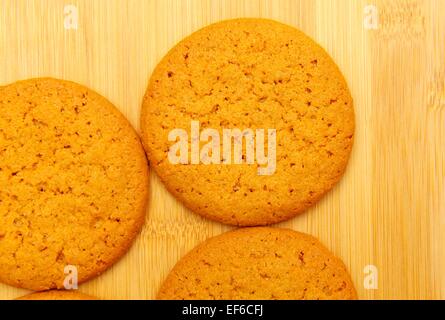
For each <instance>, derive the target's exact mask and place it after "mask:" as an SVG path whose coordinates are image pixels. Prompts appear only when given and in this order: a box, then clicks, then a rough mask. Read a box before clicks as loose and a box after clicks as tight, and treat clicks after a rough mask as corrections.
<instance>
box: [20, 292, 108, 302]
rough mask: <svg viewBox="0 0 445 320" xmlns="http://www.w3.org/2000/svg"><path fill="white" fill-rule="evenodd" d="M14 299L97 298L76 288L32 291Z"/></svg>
mask: <svg viewBox="0 0 445 320" xmlns="http://www.w3.org/2000/svg"><path fill="white" fill-rule="evenodd" d="M15 300H99V299H97V298H96V297H93V296H89V295H86V294H83V293H80V292H78V291H77V290H50V291H43V292H34V293H31V294H28V295H26V296H23V297H20V298H17V299H15Z"/></svg>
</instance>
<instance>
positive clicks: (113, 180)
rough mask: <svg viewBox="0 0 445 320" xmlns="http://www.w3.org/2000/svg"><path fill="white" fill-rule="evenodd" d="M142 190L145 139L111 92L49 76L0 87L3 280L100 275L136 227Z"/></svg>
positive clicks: (42, 284)
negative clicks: (105, 95)
mask: <svg viewBox="0 0 445 320" xmlns="http://www.w3.org/2000/svg"><path fill="white" fill-rule="evenodd" d="M147 198H148V164H147V159H146V156H145V153H144V150H143V147H142V144H141V142H140V139H139V137H138V135H137V134H136V132H135V130H134V129H133V128H132V126H131V125H130V123H129V122H128V121H127V120H126V119H125V118H124V116H123V115H122V114H121V113H120V112H119V111H118V110H117V109H116V108H115V107H114V106H113V105H112V104H111V103H110V102H109V101H108V100H106V99H105V98H103V97H102V96H100V95H99V94H97V93H95V92H94V91H92V90H90V89H88V88H86V87H83V86H81V85H78V84H76V83H73V82H68V81H63V80H56V79H51V78H42V79H30V80H25V81H19V82H16V83H13V84H10V85H8V86H4V87H0V281H1V282H4V283H7V284H9V285H13V286H17V287H21V288H26V289H31V290H35V291H42V290H48V289H56V288H57V289H61V288H64V280H65V278H69V277H71V278H70V279H74V277H76V276H77V280H78V282H79V283H81V282H84V281H86V280H88V279H90V278H92V277H94V276H96V275H99V274H100V273H102V272H103V271H105V270H106V269H107V268H108V267H110V266H111V265H112V264H113V263H114V262H116V261H117V260H118V259H119V258H120V257H121V256H122V255H123V254H124V253H125V252H126V251H127V249H128V248H129V247H130V245H131V243H132V242H133V240H134V239H135V237H136V236H137V235H138V233H139V231H140V229H141V227H142V225H143V223H144V221H145V216H146V206H147ZM65 268H66V269H65ZM76 273H77V274H76Z"/></svg>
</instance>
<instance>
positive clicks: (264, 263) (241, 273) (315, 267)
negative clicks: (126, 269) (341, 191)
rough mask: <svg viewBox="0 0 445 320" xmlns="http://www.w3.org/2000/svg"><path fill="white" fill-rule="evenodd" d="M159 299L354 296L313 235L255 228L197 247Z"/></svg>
mask: <svg viewBox="0 0 445 320" xmlns="http://www.w3.org/2000/svg"><path fill="white" fill-rule="evenodd" d="M158 298H159V299H168V300H182V299H185V300H189V299H193V300H201V299H203V300H213V299H216V300H232V299H235V300H270V299H274V300H275V299H277V300H302V299H307V300H317V299H329V300H331V299H332V300H336V299H357V294H356V291H355V288H354V285H353V283H352V280H351V278H350V276H349V274H348V272H347V270H346V267H345V265H344V264H343V262H342V261H340V260H339V259H338V258H336V257H335V256H334V255H333V254H332V253H331V252H330V251H329V250H328V249H326V248H325V247H324V246H323V245H322V244H321V243H320V242H319V241H318V240H317V239H315V238H314V237H312V236H309V235H306V234H303V233H300V232H296V231H293V230H289V229H279V228H270V227H254V228H242V229H238V230H235V231H230V232H226V233H224V234H222V235H219V236H216V237H213V238H210V239H208V240H207V241H205V242H204V243H202V244H200V245H199V246H197V247H196V248H195V249H193V250H192V251H191V252H189V253H188V254H187V255H186V256H185V257H183V258H182V259H181V260H180V261H179V262H178V263H177V264H176V266H175V267H174V268H173V270H172V271H171V272H170V274H169V275H168V277H167V279H166V280H165V282H164V283H163V285H162V287H161V289H160V292H159V294H158Z"/></svg>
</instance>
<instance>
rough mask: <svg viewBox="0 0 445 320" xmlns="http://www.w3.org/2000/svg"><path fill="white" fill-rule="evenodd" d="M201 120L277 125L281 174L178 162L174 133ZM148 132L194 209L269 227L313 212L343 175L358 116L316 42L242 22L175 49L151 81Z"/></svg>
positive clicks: (162, 170) (152, 156)
mask: <svg viewBox="0 0 445 320" xmlns="http://www.w3.org/2000/svg"><path fill="white" fill-rule="evenodd" d="M191 120H198V121H200V123H201V125H202V126H205V127H207V128H214V129H217V130H218V131H219V132H220V135H221V136H222V133H221V132H222V128H239V129H241V130H243V129H246V128H252V129H268V128H270V129H276V130H277V168H276V172H275V174H273V175H271V176H258V174H257V166H256V165H246V164H242V165H204V164H199V165H195V164H194V165H173V164H171V163H170V162H169V161H168V159H167V154H168V150H169V147H170V146H171V145H172V142H169V141H168V133H169V131H170V130H172V129H174V128H182V129H185V130H186V131H187V132H189V134H190V122H191ZM141 128H142V140H143V143H144V146H145V149H146V151H147V155H148V157H149V160H150V162H151V164H152V166H153V168H154V169H155V171H156V173H157V174H158V175H159V177H160V178H161V180H162V181H163V183H164V184H165V185H166V187H167V189H168V190H169V191H170V192H171V193H172V194H173V195H174V196H176V197H177V198H178V199H179V200H181V201H182V202H183V203H184V204H185V205H186V206H187V207H188V208H190V209H191V210H193V211H195V212H197V213H199V214H201V215H202V216H204V217H207V218H210V219H213V220H217V221H220V222H223V223H228V224H233V225H241V226H252V225H265V224H271V223H276V222H279V221H283V220H286V219H289V218H291V217H293V216H295V215H297V214H299V213H301V212H303V211H304V210H306V209H307V208H308V207H310V206H311V205H313V204H314V203H315V202H317V201H318V200H319V199H320V198H321V197H322V196H323V195H324V194H325V193H326V192H327V191H328V190H330V189H331V188H332V187H333V186H334V185H335V184H336V182H337V181H338V180H339V179H340V177H341V176H342V174H343V172H344V170H345V168H346V165H347V162H348V159H349V155H350V152H351V148H352V144H353V135H354V110H353V103H352V98H351V95H350V93H349V90H348V87H347V84H346V82H345V80H344V78H343V76H342V74H341V72H340V71H339V69H338V67H337V66H336V64H335V63H334V62H333V61H332V59H331V58H330V57H329V55H328V54H327V53H326V52H325V51H324V50H323V49H322V48H321V47H320V46H319V45H317V44H316V43H315V42H314V41H312V40H311V39H310V38H308V37H307V36H306V35H304V34H303V33H302V32H300V31H298V30H296V29H294V28H292V27H289V26H286V25H283V24H281V23H278V22H275V21H271V20H264V19H236V20H228V21H223V22H220V23H216V24H213V25H210V26H208V27H206V28H204V29H201V30H199V31H197V32H195V33H194V34H192V35H191V36H189V37H187V38H186V39H184V40H183V41H181V42H180V43H179V44H178V45H177V46H175V47H174V48H173V49H172V50H170V52H169V53H168V54H167V55H166V56H165V58H164V59H163V60H162V61H161V62H160V63H159V64H158V66H157V67H156V69H155V70H154V72H153V75H152V77H151V79H150V83H149V86H148V89H147V92H146V95H145V98H144V101H143V106H142V116H141ZM221 140H222V139H221ZM190 182H192V183H190Z"/></svg>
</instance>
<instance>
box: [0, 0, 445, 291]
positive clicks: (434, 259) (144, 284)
mask: <svg viewBox="0 0 445 320" xmlns="http://www.w3.org/2000/svg"><path fill="white" fill-rule="evenodd" d="M0 3H1V9H2V10H1V11H0V85H4V84H7V83H10V82H13V81H16V80H18V79H25V78H30V77H38V76H52V77H58V78H63V79H68V80H73V81H76V82H79V83H81V84H84V85H87V86H89V87H91V88H92V89H94V90H96V91H98V92H99V93H101V94H102V95H104V96H105V97H107V98H109V99H110V100H111V101H112V102H113V103H114V104H115V105H116V106H117V107H118V108H119V109H120V110H121V111H122V112H123V113H124V114H125V115H126V116H127V117H128V119H129V120H130V121H131V123H132V124H133V125H134V126H135V127H138V122H139V121H138V117H139V111H140V104H141V99H142V96H143V94H144V91H145V88H146V85H147V82H148V78H149V76H150V74H151V72H152V70H153V68H154V67H155V65H156V63H157V62H158V61H159V60H160V59H161V58H162V56H163V55H164V54H165V53H166V52H167V50H169V48H171V47H172V46H173V45H174V44H175V43H176V42H178V41H179V40H181V39H182V38H183V37H184V36H186V35H188V34H190V33H191V32H193V31H194V30H197V29H199V28H200V27H203V26H205V25H207V24H209V23H211V22H215V21H218V20H222V19H227V18H234V17H268V18H273V19H276V20H279V21H281V22H284V23H287V24H290V25H293V26H295V27H298V28H300V29H301V30H303V31H304V32H306V33H307V34H308V35H310V36H311V37H313V38H314V39H315V40H316V41H317V42H319V43H320V44H321V45H322V46H323V47H324V48H326V50H327V51H328V52H329V53H330V54H331V55H332V57H333V58H334V60H335V61H336V62H337V63H338V65H339V66H340V68H341V70H342V71H343V73H344V75H345V77H346V79H347V81H348V83H349V86H350V89H351V92H352V95H353V97H354V101H355V110H356V122H357V123H356V126H357V129H356V138H355V145H354V149H353V154H352V158H351V161H350V164H349V167H348V169H347V172H346V175H345V177H344V178H343V180H342V181H341V183H340V184H339V185H338V186H337V187H335V189H334V190H333V191H332V192H330V193H329V194H328V195H327V196H326V197H325V198H324V199H323V200H322V201H321V202H320V203H318V204H317V205H316V206H315V207H313V208H312V209H310V210H308V211H307V212H306V213H305V214H303V215H301V216H299V217H297V218H295V219H293V220H291V221H288V222H286V223H283V224H281V225H282V226H286V227H291V228H294V229H296V230H300V231H304V232H308V233H310V234H312V235H315V236H317V237H319V238H320V239H321V241H322V242H324V243H325V244H326V245H327V246H328V247H329V248H330V249H331V250H332V251H334V252H335V253H336V254H337V255H339V256H340V257H341V258H342V259H343V260H344V261H345V263H346V265H347V266H348V268H349V270H350V272H351V274H352V277H353V280H354V282H355V285H356V287H357V290H358V293H359V296H360V298H362V299H374V298H377V299H387V298H397V299H406V298H414V299H417V298H427V299H430V298H431V299H445V178H444V177H445V128H444V127H445V19H444V18H443V12H445V1H444V0H437V1H425V0H418V1H409V0H388V1H383V0H380V1H379V0H377V1H373V2H372V3H374V4H375V5H376V8H377V9H378V13H379V29H377V30H367V29H365V28H364V25H363V21H364V11H363V10H364V7H365V6H366V5H367V4H368V2H367V1H362V0H350V1H341V0H339V1H335V0H317V1H313V0H307V1H297V0H295V1H294V0H287V1H279V0H270V1H256V0H246V1H240V0H226V1H223V0H211V1H210V0H208V1H205V0H202V1H201V0H196V1H193V0H191V1H185V0H184V1H181V0H176V1H175V0H171V1H166V0H146V1H142V0H141V1H136V0H130V1H124V0H116V1H112V0H106V1H105V0H103V1H101V0H86V1H80V0H70V1H62V0H61V1H58V0H35V1H21V0H11V1H9V0H0ZM69 3H72V4H74V5H76V6H77V8H78V10H79V22H78V29H77V30H65V29H64V5H66V4H69ZM228 229H229V228H228V227H226V226H222V225H220V224H218V223H212V222H210V221H208V220H205V219H202V218H200V217H198V216H197V215H195V214H193V213H190V212H188V211H187V210H186V209H184V207H183V206H182V205H181V204H179V203H178V202H177V201H176V200H174V198H173V197H172V196H171V195H169V194H168V193H167V192H166V190H165V189H164V187H163V186H162V184H161V183H160V182H159V179H158V178H157V177H156V176H155V175H154V174H152V176H151V199H150V206H149V212H148V218H147V223H146V225H145V227H144V230H143V232H142V234H141V235H140V236H139V238H138V239H137V241H136V243H135V244H134V246H133V248H132V249H131V250H130V252H129V253H128V254H127V255H126V256H125V257H124V258H123V259H122V260H121V261H120V262H119V263H118V264H117V265H115V266H114V267H113V268H111V269H110V270H109V271H108V272H106V273H105V274H103V275H102V276H100V277H98V278H96V279H95V280H93V281H90V282H89V283H86V284H84V285H82V286H81V290H82V291H83V292H85V293H89V294H92V295H97V296H98V297H101V298H110V299H113V298H122V299H130V298H131V299H152V298H154V297H155V294H156V292H157V290H158V288H159V286H160V284H161V282H162V280H163V279H164V277H165V276H166V274H167V273H168V272H169V270H170V269H171V267H172V266H173V265H174V264H175V263H176V261H177V260H178V259H179V258H180V257H181V256H182V255H183V254H185V253H186V252H187V251H188V250H190V249H191V248H193V247H194V246H195V245H196V244H198V243H199V242H201V241H202V240H204V239H206V238H207V237H210V236H212V235H216V234H219V233H221V232H223V231H225V230H228ZM366 265H375V266H376V267H377V269H378V289H376V290H367V289H365V288H364V285H363V281H364V277H365V274H364V267H365V266H366ZM24 293H26V291H24V290H19V289H15V288H12V287H8V286H6V285H2V284H0V298H3V299H11V298H15V297H17V296H19V295H21V294H24Z"/></svg>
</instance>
